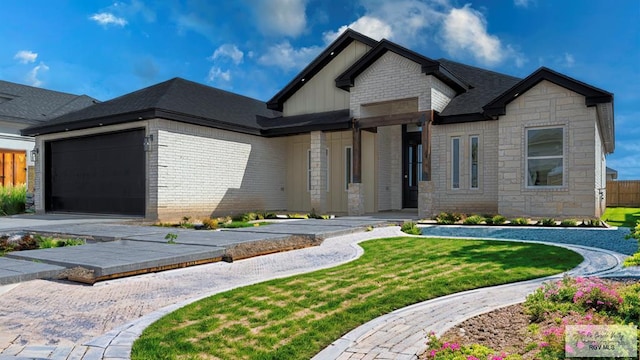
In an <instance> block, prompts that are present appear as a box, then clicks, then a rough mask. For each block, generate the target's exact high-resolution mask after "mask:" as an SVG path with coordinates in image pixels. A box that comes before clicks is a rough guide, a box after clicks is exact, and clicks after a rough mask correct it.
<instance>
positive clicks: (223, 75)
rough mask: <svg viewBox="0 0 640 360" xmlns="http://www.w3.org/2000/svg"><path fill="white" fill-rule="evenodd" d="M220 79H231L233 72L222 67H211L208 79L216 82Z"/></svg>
mask: <svg viewBox="0 0 640 360" xmlns="http://www.w3.org/2000/svg"><path fill="white" fill-rule="evenodd" d="M218 79H221V80H224V81H231V72H230V71H229V70H227V71H222V69H220V68H219V67H217V66H212V67H211V69H209V75H208V76H207V81H209V82H214V81H216V80H218Z"/></svg>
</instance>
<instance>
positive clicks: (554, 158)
mask: <svg viewBox="0 0 640 360" xmlns="http://www.w3.org/2000/svg"><path fill="white" fill-rule="evenodd" d="M526 166H527V169H526V174H527V186H529V187H538V186H562V185H564V129H563V128H561V127H558V128H542V129H527V165H526Z"/></svg>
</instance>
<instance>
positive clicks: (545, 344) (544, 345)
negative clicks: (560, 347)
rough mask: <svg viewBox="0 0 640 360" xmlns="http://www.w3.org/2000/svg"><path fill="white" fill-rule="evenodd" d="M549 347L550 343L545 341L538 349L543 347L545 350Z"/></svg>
mask: <svg viewBox="0 0 640 360" xmlns="http://www.w3.org/2000/svg"><path fill="white" fill-rule="evenodd" d="M547 346H549V343H548V342H545V341H543V342H541V343H540V344H538V347H541V348H545V347H547Z"/></svg>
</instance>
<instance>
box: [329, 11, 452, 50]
mask: <svg viewBox="0 0 640 360" xmlns="http://www.w3.org/2000/svg"><path fill="white" fill-rule="evenodd" d="M361 4H362V6H363V7H364V8H365V14H364V15H363V16H361V17H360V18H358V19H357V20H356V21H354V22H352V23H351V24H349V25H345V26H342V27H340V28H339V29H338V30H337V31H335V32H326V33H325V34H324V39H325V41H326V42H330V41H332V40H334V39H335V38H336V37H338V36H339V35H340V34H341V33H342V32H343V31H344V30H346V29H347V28H352V29H353V30H356V31H358V32H361V33H363V34H365V35H367V36H369V37H371V38H374V39H376V40H380V39H382V38H385V39H389V40H392V41H394V42H397V43H399V44H401V45H404V46H407V47H414V46H416V45H417V44H422V43H425V42H426V41H427V40H428V38H429V37H430V36H431V35H433V33H434V32H435V29H436V28H437V27H438V26H439V24H440V23H441V22H442V19H443V18H444V16H445V11H446V10H447V9H449V8H450V7H451V6H450V5H449V3H448V1H447V0H396V1H385V0H361Z"/></svg>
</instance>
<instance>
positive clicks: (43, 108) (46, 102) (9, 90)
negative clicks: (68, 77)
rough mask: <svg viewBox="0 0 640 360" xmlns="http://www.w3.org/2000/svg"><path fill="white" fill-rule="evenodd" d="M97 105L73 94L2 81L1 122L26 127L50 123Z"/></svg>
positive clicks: (86, 97) (0, 82) (83, 96)
mask: <svg viewBox="0 0 640 360" xmlns="http://www.w3.org/2000/svg"><path fill="white" fill-rule="evenodd" d="M96 102H97V100H96V99H93V98H91V97H89V96H87V95H74V94H68V93H63V92H59V91H53V90H46V89H41V88H37V87H33V86H27V85H22V84H16V83H12V82H8V81H3V80H0V120H3V121H10V122H15V123H23V124H24V125H25V126H28V125H33V124H39V123H43V122H46V121H49V120H51V119H53V118H55V117H57V116H59V115H62V114H65V113H68V112H71V111H76V110H79V109H82V108H85V107H87V106H91V105H94V104H95V103H96Z"/></svg>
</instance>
